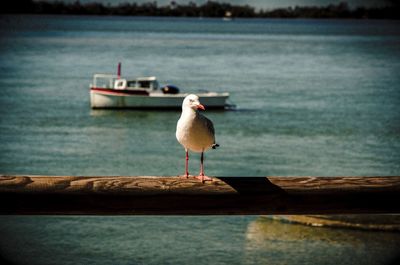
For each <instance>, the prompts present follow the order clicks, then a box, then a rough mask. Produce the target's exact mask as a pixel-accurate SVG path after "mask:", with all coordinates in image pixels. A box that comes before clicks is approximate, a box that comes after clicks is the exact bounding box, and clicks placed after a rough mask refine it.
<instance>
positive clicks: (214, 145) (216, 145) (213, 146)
mask: <svg viewBox="0 0 400 265" xmlns="http://www.w3.org/2000/svg"><path fill="white" fill-rule="evenodd" d="M211 147H212V149H217V147H219V144H213V145H212V146H211Z"/></svg>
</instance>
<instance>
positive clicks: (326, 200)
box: [0, 175, 400, 215]
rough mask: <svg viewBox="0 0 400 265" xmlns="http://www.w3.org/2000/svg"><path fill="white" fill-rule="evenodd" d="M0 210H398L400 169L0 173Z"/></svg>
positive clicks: (250, 212)
mask: <svg viewBox="0 0 400 265" xmlns="http://www.w3.org/2000/svg"><path fill="white" fill-rule="evenodd" d="M0 199H1V203H0V214H2V215H5V214H35V215H36V214H38V215H42V214H77V215H80V214H84V215H261V214H262V215H265V214H363V213H369V214H373V213H391V214H393V213H400V177H399V176H393V177H218V178H215V179H214V181H212V182H206V183H205V184H202V183H201V182H200V181H198V180H196V179H194V178H189V179H186V178H180V177H70V176H51V177H50V176H6V175H0Z"/></svg>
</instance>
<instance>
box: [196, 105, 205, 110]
mask: <svg viewBox="0 0 400 265" xmlns="http://www.w3.org/2000/svg"><path fill="white" fill-rule="evenodd" d="M197 109H201V110H206V108H205V107H204V106H203V105H201V104H199V105H197Z"/></svg>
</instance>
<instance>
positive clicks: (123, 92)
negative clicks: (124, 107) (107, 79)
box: [90, 87, 149, 96]
mask: <svg viewBox="0 0 400 265" xmlns="http://www.w3.org/2000/svg"><path fill="white" fill-rule="evenodd" d="M90 91H96V92H100V93H101V94H108V95H116V96H130V95H140V96H148V95H149V92H147V91H145V90H117V89H110V88H100V87H91V88H90Z"/></svg>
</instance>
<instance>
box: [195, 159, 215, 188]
mask: <svg viewBox="0 0 400 265" xmlns="http://www.w3.org/2000/svg"><path fill="white" fill-rule="evenodd" d="M197 178H198V179H200V180H201V182H203V183H204V182H205V181H212V178H209V177H207V176H204V152H201V157H200V175H199V176H198V177H197Z"/></svg>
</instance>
